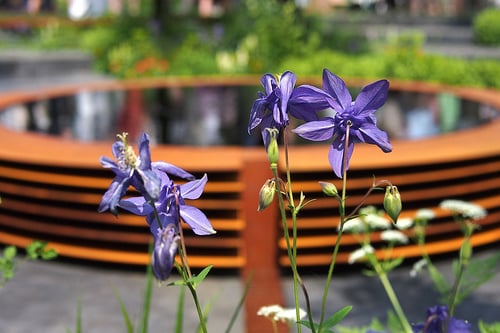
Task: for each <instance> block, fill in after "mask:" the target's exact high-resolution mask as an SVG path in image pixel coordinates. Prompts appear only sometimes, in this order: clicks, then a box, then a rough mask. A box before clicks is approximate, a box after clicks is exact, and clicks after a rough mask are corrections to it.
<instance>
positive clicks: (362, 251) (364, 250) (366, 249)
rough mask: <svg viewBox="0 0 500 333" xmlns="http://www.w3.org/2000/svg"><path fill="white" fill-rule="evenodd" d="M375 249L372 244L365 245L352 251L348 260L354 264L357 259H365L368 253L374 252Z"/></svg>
mask: <svg viewBox="0 0 500 333" xmlns="http://www.w3.org/2000/svg"><path fill="white" fill-rule="evenodd" d="M374 251H375V249H374V248H373V247H372V246H371V245H363V247H361V248H359V249H357V250H355V251H353V252H351V254H350V255H349V258H348V259H347V262H348V263H349V264H354V263H355V262H356V261H359V260H361V259H364V258H365V257H366V255H367V254H369V253H373V252H374Z"/></svg>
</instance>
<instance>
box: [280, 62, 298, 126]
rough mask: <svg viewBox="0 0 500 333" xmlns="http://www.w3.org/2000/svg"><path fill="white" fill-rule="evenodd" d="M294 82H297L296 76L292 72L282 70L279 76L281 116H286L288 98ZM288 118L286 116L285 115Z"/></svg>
mask: <svg viewBox="0 0 500 333" xmlns="http://www.w3.org/2000/svg"><path fill="white" fill-rule="evenodd" d="M295 82H297V77H296V76H295V74H294V73H292V72H290V71H286V72H284V73H283V74H282V75H281V77H280V92H281V96H280V99H281V113H282V114H283V116H287V115H288V114H287V106H288V100H289V99H290V96H291V95H292V92H293V88H294V87H295ZM286 118H287V119H286V120H288V116H287V117H286Z"/></svg>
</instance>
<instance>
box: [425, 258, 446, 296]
mask: <svg viewBox="0 0 500 333" xmlns="http://www.w3.org/2000/svg"><path fill="white" fill-rule="evenodd" d="M427 271H428V272H429V276H430V278H431V280H432V282H433V283H434V287H435V288H436V290H437V291H438V292H439V293H440V294H441V296H442V297H447V296H448V293H449V292H450V289H451V286H450V284H449V282H448V281H446V279H445V278H444V276H443V274H441V272H440V271H439V270H438V269H437V268H436V266H434V265H433V264H432V263H431V262H430V261H427Z"/></svg>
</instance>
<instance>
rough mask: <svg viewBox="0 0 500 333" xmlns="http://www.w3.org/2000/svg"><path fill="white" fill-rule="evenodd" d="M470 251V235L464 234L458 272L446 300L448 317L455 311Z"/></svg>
mask: <svg viewBox="0 0 500 333" xmlns="http://www.w3.org/2000/svg"><path fill="white" fill-rule="evenodd" d="M470 253H471V244H470V235H466V238H465V239H464V241H463V243H462V246H461V247H460V256H459V259H460V262H459V267H458V272H457V275H456V277H455V282H454V283H453V287H452V288H451V292H450V299H449V301H448V312H449V313H448V314H449V317H450V318H451V317H453V314H454V313H455V307H456V305H457V298H458V291H459V290H460V287H461V285H462V282H463V277H464V273H465V271H466V269H467V265H468V263H469V258H470Z"/></svg>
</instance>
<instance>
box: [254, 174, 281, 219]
mask: <svg viewBox="0 0 500 333" xmlns="http://www.w3.org/2000/svg"><path fill="white" fill-rule="evenodd" d="M275 193H276V183H275V182H274V180H273V179H268V180H266V182H265V183H264V185H262V187H261V189H260V192H259V207H258V208H257V210H258V211H259V212H260V211H262V210H264V209H266V208H267V207H268V206H269V205H270V204H271V203H272V202H273V199H274V194H275Z"/></svg>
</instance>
